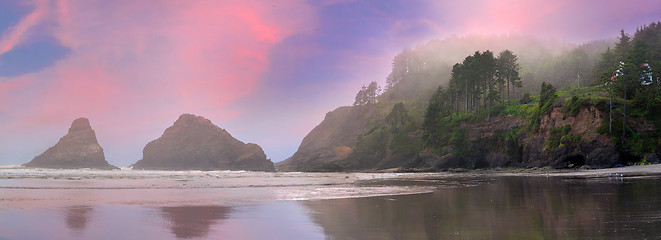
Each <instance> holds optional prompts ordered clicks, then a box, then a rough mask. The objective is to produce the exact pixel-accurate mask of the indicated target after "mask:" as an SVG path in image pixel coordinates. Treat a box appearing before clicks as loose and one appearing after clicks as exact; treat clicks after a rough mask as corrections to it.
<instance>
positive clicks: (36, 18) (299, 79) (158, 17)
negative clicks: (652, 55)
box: [0, 0, 661, 167]
mask: <svg viewBox="0 0 661 240" xmlns="http://www.w3.org/2000/svg"><path fill="white" fill-rule="evenodd" d="M656 21H661V3H659V2H658V0H633V1H620V0H554V1H542V0H466V1H450V0H374V1H359V0H269V1H266V0H262V1H259V0H245V1H224V0H213V1H211V0H209V1H207V0H195V1H181V0H162V1H151V0H116V1H107V0H25V1H17V0H3V1H0V165H17V164H23V163H27V162H29V161H30V160H32V158H34V157H35V156H37V155H39V154H41V153H42V152H44V151H45V150H46V149H48V148H49V147H51V146H53V145H55V143H57V141H58V140H59V139H60V138H61V137H62V136H64V135H65V134H66V133H67V131H68V128H69V126H70V124H71V122H72V121H73V120H74V119H76V118H79V117H86V118H88V119H89V120H90V123H91V125H92V128H93V129H94V130H95V132H96V135H97V139H98V141H99V143H100V145H101V146H102V147H103V148H104V152H105V156H106V160H107V161H108V162H109V163H110V164H113V165H116V166H120V167H124V166H128V165H131V164H133V163H135V162H136V161H137V160H139V159H141V158H142V149H143V148H144V146H145V145H146V144H147V143H148V142H150V141H152V140H154V139H156V138H158V137H159V136H161V134H162V133H163V131H164V130H165V129H166V128H167V127H169V126H171V125H172V124H173V123H174V121H175V120H176V119H177V117H178V116H179V115H181V114H183V113H191V114H195V115H199V116H203V117H205V118H208V119H210V120H211V121H212V122H213V123H214V124H216V125H218V126H219V127H221V128H224V129H226V130H227V131H228V132H230V134H232V135H233V136H234V137H236V138H237V139H239V140H241V141H244V142H252V143H257V144H259V145H260V146H261V147H262V148H263V149H264V151H265V153H266V155H267V158H270V159H271V160H273V161H274V162H278V161H282V160H284V159H286V158H288V157H289V156H291V155H292V154H293V153H294V152H295V151H296V149H297V148H298V146H299V145H300V142H301V140H302V139H303V137H304V136H305V135H306V134H307V133H308V132H309V131H310V130H312V128H314V127H315V126H316V125H317V124H319V123H320V122H321V121H322V120H323V117H324V115H325V114H326V113H327V112H329V111H331V110H333V109H335V108H337V107H340V106H344V105H350V104H351V103H352V102H353V100H354V96H355V94H356V92H357V91H358V90H359V89H360V87H361V86H362V85H364V84H368V83H369V82H371V81H377V82H379V83H384V82H385V78H386V76H387V75H388V73H389V70H390V64H391V61H392V58H393V57H394V56H395V55H396V54H397V53H398V52H400V51H401V50H403V49H404V48H407V47H415V46H416V45H419V44H422V43H424V42H426V41H429V40H432V39H443V38H445V37H450V36H467V35H508V34H518V35H525V36H532V37H536V38H540V39H551V40H561V41H567V42H569V43H574V44H580V43H585V42H588V41H592V40H599V39H606V38H613V37H617V36H618V35H619V30H620V29H624V30H625V31H626V32H629V33H633V32H635V29H636V28H638V27H641V26H643V25H644V24H649V23H651V22H656Z"/></svg>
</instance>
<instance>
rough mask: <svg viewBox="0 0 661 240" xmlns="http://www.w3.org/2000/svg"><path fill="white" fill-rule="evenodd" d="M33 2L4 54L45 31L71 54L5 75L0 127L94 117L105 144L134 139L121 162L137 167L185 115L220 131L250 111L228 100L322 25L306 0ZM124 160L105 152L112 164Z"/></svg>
mask: <svg viewBox="0 0 661 240" xmlns="http://www.w3.org/2000/svg"><path fill="white" fill-rule="evenodd" d="M34 6H35V10H34V11H33V12H31V13H30V14H28V15H27V16H25V17H23V18H21V19H20V20H19V21H18V23H17V24H16V25H15V27H13V28H12V29H10V30H8V31H6V33H5V34H3V35H2V39H3V40H2V43H3V45H2V46H3V48H7V47H8V48H9V49H11V48H13V47H14V46H16V45H18V44H21V42H24V41H26V40H29V39H28V37H29V35H27V34H26V33H27V32H29V31H32V30H42V29H46V30H45V32H46V33H47V34H50V35H51V36H52V37H54V38H56V39H57V41H58V42H59V43H60V44H61V45H63V46H65V47H68V48H70V49H71V52H70V53H69V54H67V56H65V57H64V58H62V59H59V60H57V61H56V62H55V63H54V64H53V65H52V66H50V67H48V68H46V69H43V70H41V71H39V72H33V73H28V74H25V75H22V76H21V80H20V81H19V80H18V79H16V78H5V79H0V80H2V81H1V82H0V91H2V92H1V93H3V94H2V95H0V99H1V100H3V102H2V103H0V116H3V117H2V118H0V123H2V124H5V126H10V125H11V126H14V127H16V129H17V130H13V131H12V132H16V133H17V132H20V131H21V130H20V129H23V130H25V129H26V128H30V127H31V128H34V127H42V126H46V125H50V126H52V125H60V126H61V125H66V123H67V122H70V121H71V120H73V119H75V118H77V117H81V116H85V117H88V118H90V120H91V121H92V124H93V126H103V127H104V128H97V136H98V137H99V141H101V142H102V143H103V142H105V143H106V146H104V148H106V149H113V148H114V147H115V146H122V145H123V144H124V143H125V142H127V141H128V142H131V143H133V146H132V147H133V149H131V150H127V151H126V152H130V153H131V155H132V156H133V158H131V159H116V161H119V162H118V163H117V164H118V165H128V164H130V163H132V162H134V161H135V160H136V159H135V158H137V157H138V156H139V152H140V151H141V148H142V146H144V144H146V143H147V142H148V141H149V140H151V139H150V138H154V137H155V136H158V135H160V133H162V131H163V130H164V129H165V128H166V127H167V126H168V125H169V124H171V122H172V121H174V120H175V119H176V117H177V116H178V115H179V114H182V113H187V112H190V113H195V114H199V115H202V116H205V117H207V118H209V119H211V120H212V121H213V122H214V123H216V124H220V125H222V123H223V122H225V121H228V120H230V119H233V118H235V117H236V116H237V115H238V114H240V113H241V111H239V110H236V109H231V108H230V107H229V103H231V102H232V101H236V100H237V99H239V98H242V97H245V96H247V95H249V94H251V93H252V92H253V89H254V88H255V86H256V85H258V84H259V81H260V78H261V77H262V75H263V74H264V72H265V71H266V70H267V68H268V67H269V65H270V63H269V61H270V59H269V58H268V56H267V54H268V52H269V51H270V49H271V48H272V47H273V46H274V45H276V44H277V43H278V42H280V41H282V40H283V39H285V38H287V37H288V36H290V35H292V34H294V33H298V32H301V31H306V29H308V28H307V25H309V24H310V23H311V22H313V21H314V20H313V19H312V13H311V9H310V8H309V7H308V6H307V4H306V3H304V2H301V1H297V0H285V1H278V2H277V4H263V2H261V1H240V2H235V1H160V2H158V4H156V3H154V2H153V1H73V0H53V1H46V0H44V1H39V2H35V5H34ZM37 27H38V29H37ZM42 34H43V33H42ZM19 83H20V84H19ZM9 91H11V93H12V94H4V93H7V92H9ZM28 96H29V97H28ZM7 102H11V103H12V105H9V104H4V103H7ZM118 123H122V124H118ZM123 124H129V125H128V126H127V125H123ZM154 126H156V127H154ZM141 128H143V129H147V130H146V132H143V131H145V130H138V129H141ZM5 131H8V130H7V129H3V132H5ZM135 131H141V134H140V136H133V135H134V134H135ZM56 140H57V139H52V140H51V141H53V142H55V141H56ZM3 144H10V143H8V142H6V141H4V142H3V141H2V140H0V145H3ZM34 154H35V155H36V154H38V152H37V153H34ZM115 154H116V155H115ZM123 154H124V153H117V151H107V152H106V155H107V156H108V157H109V159H112V158H113V157H117V156H128V155H123ZM27 160H29V159H27Z"/></svg>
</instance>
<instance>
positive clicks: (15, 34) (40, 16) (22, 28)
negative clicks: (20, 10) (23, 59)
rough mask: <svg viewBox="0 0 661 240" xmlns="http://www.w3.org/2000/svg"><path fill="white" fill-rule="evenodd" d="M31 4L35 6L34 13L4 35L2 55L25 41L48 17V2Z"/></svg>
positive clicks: (44, 0) (1, 43)
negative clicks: (29, 32) (30, 31)
mask: <svg viewBox="0 0 661 240" xmlns="http://www.w3.org/2000/svg"><path fill="white" fill-rule="evenodd" d="M31 4H32V5H34V8H35V9H34V11H32V12H31V13H30V14H28V15H27V16H25V17H23V18H21V19H20V20H19V21H18V23H17V24H16V25H13V26H10V27H9V28H8V29H6V30H5V31H4V32H3V33H2V37H0V55H2V54H4V53H6V52H9V51H11V50H12V49H14V48H15V47H16V46H18V45H20V44H21V43H22V42H23V41H24V40H25V38H26V35H27V33H28V31H29V30H30V29H31V28H32V27H33V26H35V25H37V24H39V23H40V22H41V21H43V20H44V19H45V18H46V17H47V16H48V13H49V11H48V10H49V9H48V0H34V1H32V2H31Z"/></svg>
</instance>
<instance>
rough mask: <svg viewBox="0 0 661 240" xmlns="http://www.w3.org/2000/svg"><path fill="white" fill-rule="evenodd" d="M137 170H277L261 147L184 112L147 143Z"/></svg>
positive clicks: (136, 166) (135, 166)
mask: <svg viewBox="0 0 661 240" xmlns="http://www.w3.org/2000/svg"><path fill="white" fill-rule="evenodd" d="M133 168H134V169H153V170H249V171H275V168H274V166H273V163H272V162H271V161H269V160H267V159H266V155H265V154H264V151H263V150H262V148H261V147H260V146H259V145H257V144H253V143H248V144H246V143H243V142H241V141H239V140H237V139H235V138H234V137H232V135H230V134H229V133H228V132H227V131H225V130H224V129H222V128H220V127H218V126H216V125H214V124H213V123H211V121H209V120H208V119H206V118H204V117H201V116H195V115H192V114H183V115H181V116H180V117H179V119H177V121H176V122H175V123H174V125H172V126H171V127H169V128H167V129H166V130H165V132H164V133H163V135H162V136H161V137H160V138H158V139H156V140H154V141H151V142H150V143H148V144H147V146H145V148H144V150H143V158H142V160H140V161H138V162H136V163H135V164H133Z"/></svg>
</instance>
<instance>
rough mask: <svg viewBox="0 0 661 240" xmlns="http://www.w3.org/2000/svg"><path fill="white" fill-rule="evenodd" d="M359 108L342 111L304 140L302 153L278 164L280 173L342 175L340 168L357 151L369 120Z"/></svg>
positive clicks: (336, 110)
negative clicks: (335, 172) (311, 172)
mask: <svg viewBox="0 0 661 240" xmlns="http://www.w3.org/2000/svg"><path fill="white" fill-rule="evenodd" d="M370 117H371V116H368V115H366V114H363V112H362V111H360V109H359V108H357V107H340V108H337V109H335V110H333V111H332V112H328V113H327V114H326V117H325V118H324V120H323V121H322V122H321V123H320V124H319V125H318V126H316V127H315V128H314V129H312V131H310V133H308V135H306V136H305V138H303V141H302V142H301V145H300V146H299V147H298V151H296V153H294V155H293V156H291V157H290V158H288V159H286V160H285V161H282V162H278V163H276V166H277V168H278V171H338V170H342V167H341V166H339V165H338V163H339V162H341V161H342V160H344V159H345V158H346V157H347V156H348V155H349V154H350V153H351V151H352V150H353V146H354V145H356V142H357V141H358V136H359V135H360V134H362V133H364V132H365V129H366V125H367V122H368V121H369V118H370Z"/></svg>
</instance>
